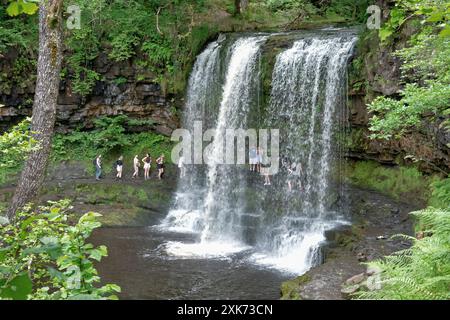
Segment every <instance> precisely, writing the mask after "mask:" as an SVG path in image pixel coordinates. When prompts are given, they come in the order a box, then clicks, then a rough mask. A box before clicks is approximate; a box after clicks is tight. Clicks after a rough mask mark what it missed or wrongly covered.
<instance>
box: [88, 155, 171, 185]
mask: <svg viewBox="0 0 450 320" xmlns="http://www.w3.org/2000/svg"><path fill="white" fill-rule="evenodd" d="M155 162H156V169H157V170H158V179H160V180H161V179H162V178H163V175H164V168H165V165H164V163H165V157H164V154H161V155H160V156H159V157H158V158H157V159H156V160H155ZM141 163H142V164H143V167H144V180H148V179H150V169H151V166H152V157H151V156H150V154H149V153H147V154H146V155H145V157H144V158H142V159H141V160H139V156H138V155H135V156H134V159H133V169H134V172H133V176H132V178H133V179H136V178H138V177H139V168H140V167H141ZM94 165H95V179H96V180H100V178H101V175H102V156H101V155H98V156H97V157H96V158H95V160H94ZM123 166H124V162H123V156H120V157H119V158H118V159H117V160H116V162H114V167H115V169H116V171H117V174H116V179H119V180H121V179H122V174H123Z"/></svg>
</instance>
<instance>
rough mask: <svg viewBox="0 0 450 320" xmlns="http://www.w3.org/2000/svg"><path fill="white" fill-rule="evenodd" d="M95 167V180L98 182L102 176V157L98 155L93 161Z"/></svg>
mask: <svg viewBox="0 0 450 320" xmlns="http://www.w3.org/2000/svg"><path fill="white" fill-rule="evenodd" d="M93 163H94V166H95V180H97V181H98V180H100V176H101V175H102V155H101V154H99V155H98V156H97V157H96V158H95V159H94V161H93Z"/></svg>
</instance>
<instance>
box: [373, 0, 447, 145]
mask: <svg viewBox="0 0 450 320" xmlns="http://www.w3.org/2000/svg"><path fill="white" fill-rule="evenodd" d="M449 17H450V4H449V3H448V1H428V0H421V1H413V0H408V1H396V7H395V8H393V9H392V10H391V12H390V18H389V20H388V21H387V22H386V23H385V24H384V25H383V27H382V29H381V30H380V33H379V34H380V38H381V40H382V41H383V42H388V41H395V39H396V35H397V34H398V32H399V29H400V28H402V27H403V26H405V25H407V24H408V23H409V24H411V23H413V24H414V26H415V27H416V28H418V30H419V31H418V32H417V33H415V34H414V35H413V36H412V37H411V39H409V46H408V47H406V48H404V49H401V50H398V51H397V52H396V53H395V54H396V55H397V56H398V57H399V58H400V59H402V61H403V64H402V72H403V81H404V89H403V90H402V91H401V92H400V99H393V98H389V97H383V96H382V97H379V98H377V99H375V100H374V101H373V102H372V103H371V104H370V105H369V106H368V108H369V111H371V112H372V113H373V116H372V118H371V120H370V130H371V131H372V133H373V134H372V136H371V137H372V138H380V139H390V138H398V137H400V136H402V135H403V134H404V133H405V132H406V131H407V130H409V129H411V128H413V127H420V126H421V124H422V123H423V119H424V117H425V116H426V117H428V118H431V120H433V121H439V119H447V120H442V121H439V122H440V126H441V127H442V128H444V130H447V131H448V130H450V121H449V120H448V116H449V115H450V109H449V105H450V37H449V35H450V22H449ZM411 21H412V22H411Z"/></svg>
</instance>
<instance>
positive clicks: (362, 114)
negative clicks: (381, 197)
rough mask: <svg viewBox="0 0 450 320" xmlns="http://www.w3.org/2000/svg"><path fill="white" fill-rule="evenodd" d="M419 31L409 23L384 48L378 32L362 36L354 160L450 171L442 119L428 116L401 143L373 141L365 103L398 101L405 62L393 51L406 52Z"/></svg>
mask: <svg viewBox="0 0 450 320" xmlns="http://www.w3.org/2000/svg"><path fill="white" fill-rule="evenodd" d="M378 4H379V5H380V6H381V8H382V9H383V11H382V12H383V18H384V19H386V17H387V16H388V15H387V13H388V12H389V11H388V5H389V1H384V0H383V1H378ZM416 32H417V29H416V27H414V23H407V24H406V25H405V26H403V27H402V29H401V30H400V33H399V36H398V38H397V39H396V40H395V41H393V42H391V43H389V44H386V45H381V44H380V41H379V39H378V35H377V32H372V33H363V34H362V35H361V39H360V42H359V45H358V48H357V52H356V55H355V57H354V61H353V63H352V66H351V67H350V72H349V100H348V106H349V111H350V112H349V124H350V128H351V130H350V137H349V145H348V147H349V157H350V158H355V159H365V160H375V161H378V162H380V163H382V164H389V165H396V164H406V165H407V164H410V163H411V162H412V161H416V160H418V164H419V168H420V170H421V171H423V172H427V173H431V172H449V171H450V148H449V146H450V133H449V132H448V131H446V130H445V128H444V127H443V126H442V125H441V124H442V123H443V122H444V120H445V119H444V118H442V119H437V120H436V119H432V118H431V116H429V117H428V116H427V115H424V116H423V120H422V126H421V128H414V129H413V130H411V131H409V132H407V133H406V134H405V135H404V136H403V137H402V138H401V139H398V140H395V139H392V140H391V141H385V140H372V139H369V135H370V131H369V130H368V122H369V118H370V115H369V113H368V110H367V107H366V105H367V104H368V103H370V102H372V101H373V99H375V98H376V97H377V96H380V95H384V96H390V97H392V98H395V97H397V96H398V95H399V91H400V90H401V89H402V88H403V85H402V79H401V69H400V67H401V61H400V59H399V58H397V57H395V56H394V55H393V53H394V52H395V51H396V50H399V49H402V48H405V47H406V46H407V45H408V39H409V38H410V37H411V35H413V34H414V33H416Z"/></svg>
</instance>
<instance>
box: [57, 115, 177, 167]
mask: <svg viewBox="0 0 450 320" xmlns="http://www.w3.org/2000/svg"><path fill="white" fill-rule="evenodd" d="M137 126H139V127H141V126H144V127H150V128H151V127H152V126H153V122H152V121H151V120H139V119H131V118H128V117H127V116H125V115H119V116H116V117H100V118H98V119H96V120H95V121H94V129H93V130H91V131H80V130H76V131H73V132H71V133H69V134H56V135H55V137H54V139H53V152H52V159H53V161H64V160H72V159H76V160H86V161H87V162H89V163H90V162H91V161H92V159H94V158H95V157H96V155H98V154H102V155H103V157H104V158H106V160H108V159H109V160H115V159H114V157H116V156H118V155H119V154H121V155H123V156H125V157H127V158H131V159H132V158H133V157H134V155H135V154H139V155H143V154H144V153H147V152H151V154H152V155H153V156H156V155H159V154H161V153H164V154H165V155H166V157H167V159H168V160H170V152H171V148H172V143H171V142H170V140H169V138H167V137H165V136H163V135H160V134H156V133H153V132H142V133H130V130H129V129H131V128H132V127H137Z"/></svg>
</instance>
